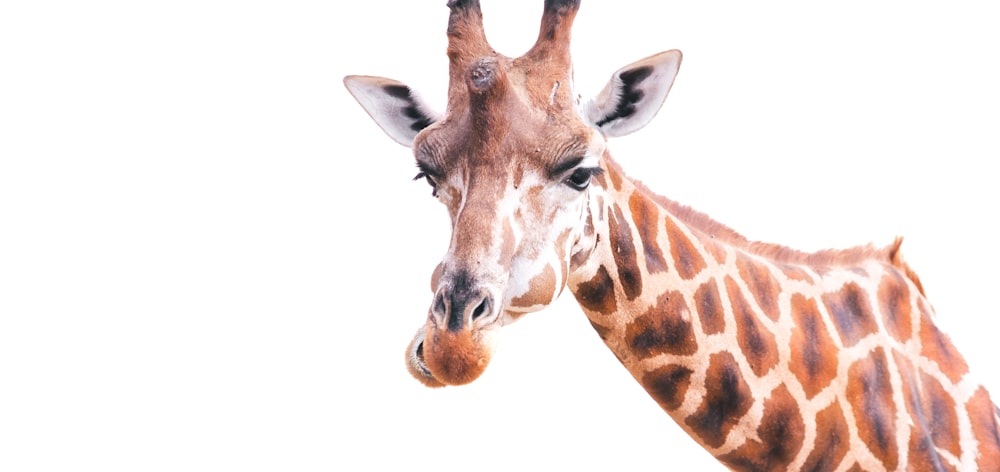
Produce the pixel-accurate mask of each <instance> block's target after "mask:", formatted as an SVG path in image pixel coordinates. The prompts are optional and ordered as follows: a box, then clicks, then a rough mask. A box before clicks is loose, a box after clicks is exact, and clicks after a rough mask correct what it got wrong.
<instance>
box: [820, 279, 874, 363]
mask: <svg viewBox="0 0 1000 472" xmlns="http://www.w3.org/2000/svg"><path fill="white" fill-rule="evenodd" d="M823 304H825V305H826V309H827V311H829V312H830V317H831V318H833V322H834V324H835V325H837V331H839V332H840V339H841V340H842V341H843V342H844V346H846V347H851V346H853V345H855V344H857V342H858V341H860V340H861V339H862V338H864V337H865V336H867V335H869V334H872V333H874V332H876V331H877V330H878V325H877V324H876V323H875V316H874V315H873V314H872V307H871V304H870V303H869V301H868V295H867V294H865V292H864V290H862V289H861V287H860V286H859V285H858V284H857V283H855V282H848V283H846V284H844V286H843V287H841V289H840V290H839V291H836V292H830V293H825V294H823Z"/></svg>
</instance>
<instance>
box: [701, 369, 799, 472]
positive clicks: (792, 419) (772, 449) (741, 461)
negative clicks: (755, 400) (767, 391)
mask: <svg viewBox="0 0 1000 472" xmlns="http://www.w3.org/2000/svg"><path fill="white" fill-rule="evenodd" d="M757 437H758V438H760V440H759V441H758V440H756V439H748V440H747V441H746V442H745V443H743V445H742V446H740V447H739V448H737V449H736V450H735V451H732V452H730V453H728V454H724V455H722V456H719V460H720V461H722V462H724V463H725V464H726V465H728V466H729V467H730V468H732V469H733V470H787V469H788V466H789V465H790V464H791V462H792V461H793V460H794V459H795V456H796V454H798V452H799V450H800V449H802V445H803V442H804V440H805V423H804V422H803V421H802V414H801V413H800V412H799V405H798V404H797V403H796V402H795V399H794V398H793V397H792V395H791V394H790V393H789V392H788V387H786V386H784V385H781V386H778V387H777V388H776V389H774V391H772V392H771V395H770V398H768V399H767V401H766V402H764V413H763V418H762V419H761V422H760V426H759V427H758V428H757Z"/></svg>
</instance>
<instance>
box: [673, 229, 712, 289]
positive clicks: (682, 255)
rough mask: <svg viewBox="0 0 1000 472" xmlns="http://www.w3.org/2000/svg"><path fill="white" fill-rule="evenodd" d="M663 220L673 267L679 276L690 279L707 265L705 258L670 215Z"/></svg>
mask: <svg viewBox="0 0 1000 472" xmlns="http://www.w3.org/2000/svg"><path fill="white" fill-rule="evenodd" d="M663 221H664V225H665V227H666V229H667V239H668V240H669V241H670V255H671V256H672V257H673V258H674V267H676V268H677V273H678V274H680V276H681V278H683V279H684V280H691V279H692V278H694V276H696V275H698V274H699V273H700V272H701V271H702V270H704V269H705V268H706V267H707V265H706V264H705V260H704V259H702V257H701V255H700V254H698V250H697V249H696V248H695V246H694V243H692V242H691V240H690V239H688V237H687V236H685V235H684V233H683V232H682V231H681V229H680V226H678V224H677V222H675V221H674V219H673V218H672V217H671V216H667V217H666V218H664V219H663Z"/></svg>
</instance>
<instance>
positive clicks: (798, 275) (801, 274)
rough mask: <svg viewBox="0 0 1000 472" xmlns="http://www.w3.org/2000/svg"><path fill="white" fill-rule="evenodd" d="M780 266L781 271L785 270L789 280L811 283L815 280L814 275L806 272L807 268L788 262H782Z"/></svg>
mask: <svg viewBox="0 0 1000 472" xmlns="http://www.w3.org/2000/svg"><path fill="white" fill-rule="evenodd" d="M778 268H779V269H781V272H783V273H784V274H785V277H788V279H789V280H797V281H800V282H809V283H812V282H813V278H812V276H810V275H809V273H808V272H806V271H805V269H803V268H801V267H797V266H793V265H788V264H781V265H780V266H778Z"/></svg>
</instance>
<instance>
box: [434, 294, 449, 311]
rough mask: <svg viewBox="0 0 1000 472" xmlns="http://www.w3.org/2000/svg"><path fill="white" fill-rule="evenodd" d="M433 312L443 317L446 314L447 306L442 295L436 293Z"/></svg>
mask: <svg viewBox="0 0 1000 472" xmlns="http://www.w3.org/2000/svg"><path fill="white" fill-rule="evenodd" d="M434 312H435V313H438V314H440V315H441V316H444V315H445V314H446V313H447V312H448V306H447V305H446V304H445V301H444V295H443V294H441V293H438V295H437V298H436V300H434Z"/></svg>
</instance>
